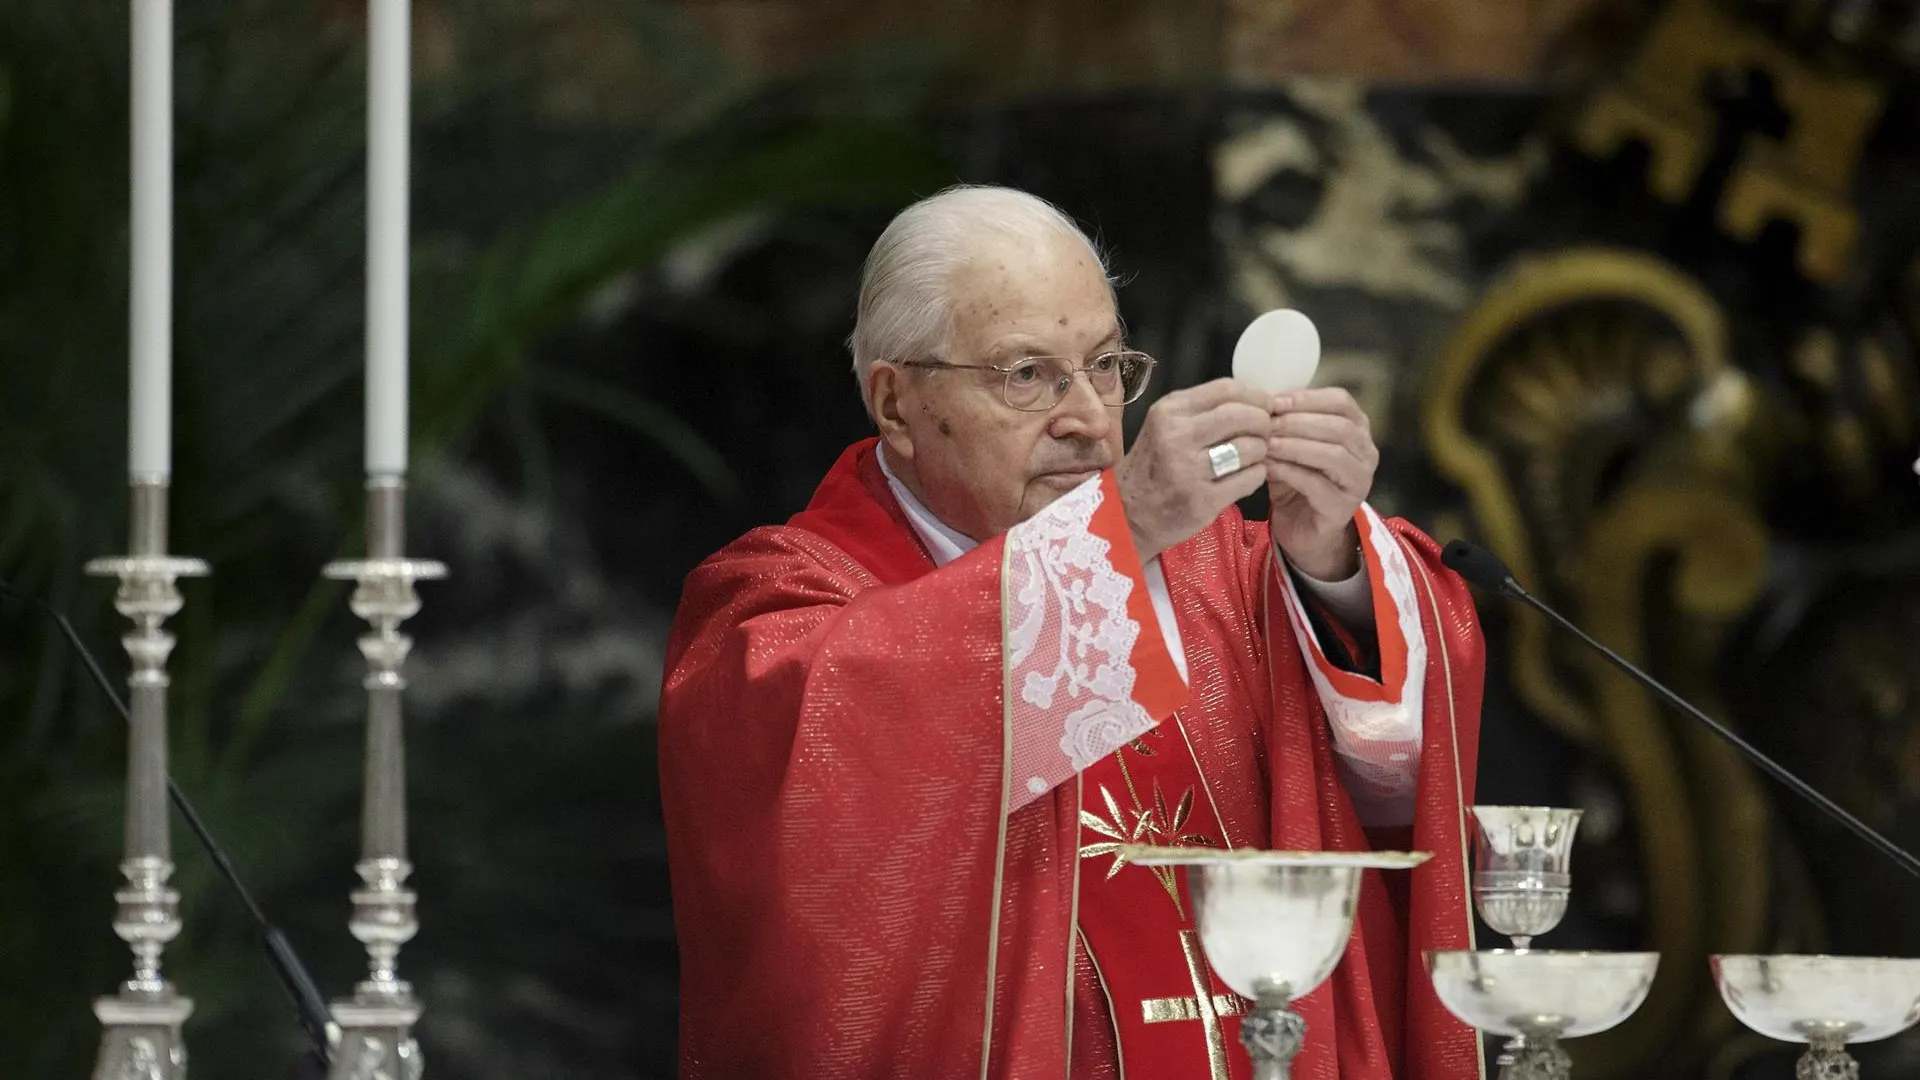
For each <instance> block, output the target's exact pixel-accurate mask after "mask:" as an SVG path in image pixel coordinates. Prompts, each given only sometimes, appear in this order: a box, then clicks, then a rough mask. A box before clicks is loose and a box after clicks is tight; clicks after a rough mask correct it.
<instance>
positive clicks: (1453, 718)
mask: <svg viewBox="0 0 1920 1080" xmlns="http://www.w3.org/2000/svg"><path fill="white" fill-rule="evenodd" d="M1396 539H1397V538H1396ZM1400 546H1401V548H1402V549H1406V547H1407V545H1406V543H1405V541H1401V543H1400ZM1407 554H1408V556H1409V558H1408V559H1407V562H1408V564H1409V565H1412V566H1417V567H1419V569H1420V585H1421V587H1422V590H1423V591H1424V592H1425V593H1426V596H1427V610H1428V612H1430V613H1431V614H1432V617H1433V638H1434V640H1435V641H1438V642H1439V643H1440V670H1441V674H1442V675H1443V676H1444V678H1445V681H1446V687H1447V731H1448V732H1449V733H1450V734H1451V735H1452V736H1453V738H1452V740H1451V744H1450V746H1449V749H1450V750H1451V751H1452V756H1453V798H1454V802H1456V803H1458V804H1459V807H1460V817H1459V821H1458V822H1457V823H1456V824H1457V826H1458V828H1459V831H1460V877H1461V882H1460V895H1461V897H1462V902H1463V903H1464V904H1465V905H1466V909H1467V911H1466V917H1467V948H1468V949H1475V948H1478V945H1477V943H1476V942H1475V941H1474V929H1473V879H1472V877H1471V876H1470V872H1469V867H1470V866H1471V865H1472V864H1471V863H1470V862H1469V861H1468V860H1469V858H1470V852H1469V851H1468V845H1467V810H1468V806H1467V793H1466V784H1465V783H1464V782H1462V780H1461V779H1460V722H1459V715H1458V713H1457V712H1456V710H1455V708H1454V700H1453V659H1452V657H1451V656H1450V655H1449V654H1448V652H1447V633H1446V624H1445V623H1443V622H1441V621H1440V603H1439V601H1438V600H1436V599H1434V595H1433V581H1432V579H1431V577H1430V572H1429V571H1428V570H1427V564H1426V563H1425V562H1424V561H1422V560H1421V559H1420V558H1418V557H1417V553H1415V552H1413V551H1408V552H1407ZM1408 929H1409V931H1411V929H1412V928H1411V927H1409V928H1408ZM1472 1030H1473V1043H1474V1055H1473V1063H1474V1068H1475V1069H1477V1070H1478V1071H1479V1073H1480V1080H1487V1055H1486V1053H1485V1052H1484V1051H1485V1047H1484V1046H1483V1045H1482V1039H1481V1037H1480V1031H1479V1029H1477V1028H1475V1029H1472Z"/></svg>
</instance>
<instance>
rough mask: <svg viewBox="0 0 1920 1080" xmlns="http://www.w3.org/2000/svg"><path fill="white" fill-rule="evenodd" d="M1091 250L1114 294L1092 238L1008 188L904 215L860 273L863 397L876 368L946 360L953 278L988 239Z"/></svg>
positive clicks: (955, 196) (857, 323)
mask: <svg viewBox="0 0 1920 1080" xmlns="http://www.w3.org/2000/svg"><path fill="white" fill-rule="evenodd" d="M1054 235H1064V236H1071V237H1073V238H1074V239H1076V240H1078V241H1080V242H1081V243H1082V244H1085V245H1086V246H1087V253H1088V254H1090V255H1092V256H1093V261H1094V264H1095V265H1096V266H1098V267H1100V273H1101V276H1102V277H1105V278H1106V279H1107V287H1108V288H1109V289H1111V288H1112V287H1113V277H1112V274H1111V272H1110V271H1109V270H1108V268H1107V260H1106V256H1105V255H1104V254H1102V253H1101V251H1100V248H1099V246H1098V245H1096V244H1095V243H1094V242H1093V240H1092V238H1090V237H1088V236H1087V234H1086V233H1085V232H1084V231H1082V230H1081V228H1080V226H1079V225H1077V224H1075V223H1074V221H1073V219H1072V218H1070V217H1068V216H1067V215H1066V214H1065V213H1062V212H1061V211H1060V209H1059V208H1058V207H1056V206H1054V205H1053V204H1052V203H1050V202H1047V201H1046V200H1045V199H1042V198H1040V197H1038V196H1036V195H1029V194H1027V193H1026V192H1024V191H1019V190H1016V189H1014V188H1008V187H994V186H989V185H975V184H961V185H958V186H955V187H950V188H948V189H946V190H945V191H942V192H940V193H939V194H937V195H930V196H928V197H927V198H924V199H922V200H920V201H919V202H917V203H914V204H913V205H912V206H909V207H907V208H906V209H905V210H902V211H900V213H899V214H898V215H896V216H895V217H894V219H893V221H892V222H890V223H889V224H888V225H887V228H886V230H885V231H884V232H882V233H881V234H880V239H878V240H875V241H874V242H873V250H872V251H870V252H868V253H867V261H866V265H865V267H864V268H862V270H861V274H860V305H859V307H858V309H857V310H856V312H855V314H854V321H853V333H852V334H851V335H850V336H849V337H848V338H847V347H848V348H849V349H850V350H851V351H852V353H853V374H854V377H855V378H856V379H858V380H859V382H860V398H861V400H862V401H867V407H868V409H869V411H871V409H872V407H873V403H872V402H871V401H868V400H867V373H868V372H869V371H871V370H872V369H873V365H874V364H875V363H876V362H887V361H901V360H918V359H925V358H928V357H937V356H942V355H943V354H945V352H946V351H947V346H948V344H949V342H950V340H951V338H952V335H953V294H952V291H951V289H950V288H949V286H950V284H951V283H952V281H953V276H954V274H955V273H957V272H958V271H959V270H961V269H962V268H963V267H965V266H966V265H967V263H968V262H969V261H970V260H971V259H973V258H975V257H977V256H978V255H979V254H980V253H981V250H982V249H983V248H984V247H985V246H986V245H985V242H986V241H987V240H992V239H997V240H1010V241H1014V242H1016V243H1021V244H1024V245H1028V246H1032V245H1035V244H1038V243H1039V242H1040V241H1042V240H1044V239H1045V238H1047V237H1049V236H1054Z"/></svg>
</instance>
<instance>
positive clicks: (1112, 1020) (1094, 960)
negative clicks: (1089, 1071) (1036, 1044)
mask: <svg viewBox="0 0 1920 1080" xmlns="http://www.w3.org/2000/svg"><path fill="white" fill-rule="evenodd" d="M1073 933H1074V936H1075V937H1078V938H1079V939H1080V947H1081V948H1083V949H1085V950H1087V963H1089V964H1092V965H1093V981H1094V982H1096V983H1098V984H1099V985H1100V996H1101V997H1103V998H1106V999H1107V1024H1108V1026H1110V1027H1112V1028H1113V1064H1114V1068H1115V1069H1117V1070H1118V1071H1119V1080H1127V1052H1126V1048H1125V1047H1123V1046H1121V1045H1120V1013H1119V1012H1118V1011H1117V1010H1115V1009H1114V1007H1113V991H1111V990H1109V989H1107V977H1106V976H1105V975H1102V974H1100V958H1099V957H1097V956H1095V955H1093V943H1092V942H1090V941H1088V940H1087V935H1086V933H1085V932H1084V931H1082V930H1081V929H1080V922H1079V920H1078V919H1077V918H1076V919H1075V920H1074V925H1073ZM1067 1069H1068V1070H1069V1071H1071V1070H1072V1069H1073V1061H1072V1060H1071V1059H1069V1060H1068V1061H1067Z"/></svg>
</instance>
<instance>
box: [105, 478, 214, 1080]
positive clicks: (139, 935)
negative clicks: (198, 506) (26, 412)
mask: <svg viewBox="0 0 1920 1080" xmlns="http://www.w3.org/2000/svg"><path fill="white" fill-rule="evenodd" d="M128 492H129V495H130V509H131V520H130V522H129V527H128V533H129V540H130V543H129V545H128V546H129V549H130V551H131V554H128V555H121V556H116V557H113V558H107V559H94V560H93V561H91V562H89V563H87V573H89V574H92V575H95V576H97V577H117V578H119V579H120V588H119V590H118V591H116V592H115V593H114V598H113V606H114V610H116V611H118V612H119V613H120V614H122V615H125V616H126V617H127V618H128V619H130V620H132V622H133V632H132V633H130V634H128V635H127V636H125V637H123V638H121V639H120V643H121V644H122V645H123V646H125V647H126V650H127V656H128V657H129V658H130V659H131V660H132V661H133V671H132V673H131V674H130V675H128V677H127V688H128V691H129V697H130V698H131V701H130V703H129V709H128V712H129V717H128V719H129V729H128V741H127V819H126V859H125V861H124V862H122V863H121V864H120V872H121V873H122V874H123V875H125V877H126V879H127V884H126V887H125V888H123V889H121V890H120V891H118V892H116V893H114V894H113V898H114V900H116V901H118V903H119V909H118V911H117V912H116V913H115V915H114V920H113V930H114V933H115V934H118V935H119V937H120V940H122V941H125V942H126V943H127V944H128V945H129V946H131V947H132V949H133V977H132V978H130V979H128V980H127V981H126V982H124V983H121V984H120V989H119V991H118V992H117V993H116V994H114V995H113V996H112V997H103V998H100V999H98V1000H96V1001H95V1002H94V1005H93V1012H94V1015H95V1016H98V1017H99V1018H100V1023H101V1025H102V1026H103V1027H104V1028H105V1031H104V1032H103V1033H102V1035H101V1040H100V1056H99V1057H98V1058H97V1059H95V1063H94V1068H93V1077H94V1080H184V1078H185V1077H186V1075H187V1051H186V1046H185V1044H184V1043H183V1042H182V1041H181V1038H180V1025H182V1024H184V1023H185V1022H186V1019H187V1017H188V1016H190V1015H192V1014H193V1002H192V1001H190V1000H188V999H187V998H184V997H181V996H180V995H179V994H178V993H177V992H175V990H174V988H173V985H172V984H171V983H169V982H168V981H167V979H166V976H164V975H162V974H161V971H160V954H161V952H162V951H163V950H164V949H165V948H166V945H167V942H169V941H172V940H173V939H174V938H175V937H176V936H178V935H179V933H180V894H179V893H178V892H176V891H174V890H173V889H171V888H169V887H168V886H167V879H169V878H171V877H172V876H173V847H172V844H171V843H170V841H169V837H168V819H167V683H168V680H167V656H168V654H170V653H171V652H172V651H173V635H172V634H169V633H167V632H166V631H164V630H162V629H161V628H160V626H161V624H162V623H164V622H166V621H167V619H169V618H171V617H172V616H174V615H175V614H178V613H179V611H180V607H181V604H182V603H183V601H182V598H181V596H180V590H179V589H178V588H176V587H175V584H174V583H175V582H176V581H177V580H179V579H180V578H183V577H200V576H203V575H205V574H206V572H207V564H206V563H204V562H202V561H201V560H199V559H182V558H174V557H171V556H169V555H168V554H167V481H166V480H165V479H164V478H158V477H155V478H141V479H136V480H134V481H133V482H132V483H131V484H130V485H129V487H128Z"/></svg>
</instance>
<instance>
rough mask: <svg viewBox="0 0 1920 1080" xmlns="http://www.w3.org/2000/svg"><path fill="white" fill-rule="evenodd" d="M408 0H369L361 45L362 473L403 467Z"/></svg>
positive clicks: (396, 471)
mask: <svg viewBox="0 0 1920 1080" xmlns="http://www.w3.org/2000/svg"><path fill="white" fill-rule="evenodd" d="M412 20H413V13H412V4H411V2H410V0H372V2H371V3H370V4H369V5H368V17H367V22H368V44H367V475H369V476H403V475H405V474H406V471H407V287H408V274H407V128H408V120H409V105H408V98H409V90H410V80H411V77H412V75H411V63H410V52H411V47H412V46H411V37H412Z"/></svg>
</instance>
